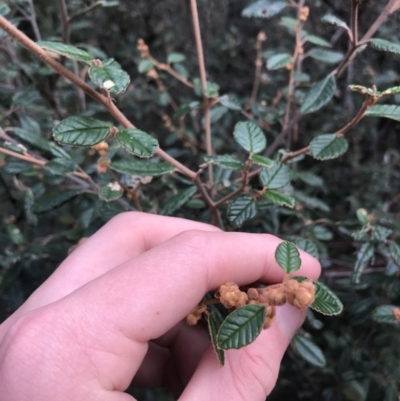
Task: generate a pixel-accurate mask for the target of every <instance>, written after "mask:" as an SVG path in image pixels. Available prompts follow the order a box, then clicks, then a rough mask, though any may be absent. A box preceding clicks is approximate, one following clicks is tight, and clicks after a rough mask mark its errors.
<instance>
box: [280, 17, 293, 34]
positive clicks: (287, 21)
mask: <svg viewBox="0 0 400 401" xmlns="http://www.w3.org/2000/svg"><path fill="white" fill-rule="evenodd" d="M279 25H281V26H284V27H285V28H286V29H287V30H288V31H289V32H290V33H295V31H296V26H297V19H295V18H291V17H282V18H281V20H280V23H279Z"/></svg>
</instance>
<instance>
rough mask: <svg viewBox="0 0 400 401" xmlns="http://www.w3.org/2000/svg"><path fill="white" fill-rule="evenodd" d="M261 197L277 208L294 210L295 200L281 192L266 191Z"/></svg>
mask: <svg viewBox="0 0 400 401" xmlns="http://www.w3.org/2000/svg"><path fill="white" fill-rule="evenodd" d="M263 197H264V198H265V199H268V200H269V201H271V202H272V203H275V204H276V205H279V206H286V207H289V208H291V209H293V208H294V206H295V203H296V201H295V199H294V198H292V197H291V196H290V195H286V194H284V193H282V192H279V191H274V190H273V189H268V190H267V191H265V192H264V193H263Z"/></svg>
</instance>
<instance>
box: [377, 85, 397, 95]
mask: <svg viewBox="0 0 400 401" xmlns="http://www.w3.org/2000/svg"><path fill="white" fill-rule="evenodd" d="M399 93H400V86H393V87H392V88H388V89H386V90H384V91H383V92H382V93H381V94H382V96H389V95H397V94H399Z"/></svg>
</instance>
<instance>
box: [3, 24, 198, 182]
mask: <svg viewBox="0 0 400 401" xmlns="http://www.w3.org/2000/svg"><path fill="white" fill-rule="evenodd" d="M0 28H1V29H3V30H4V31H6V32H7V33H8V34H9V35H10V36H12V37H13V38H14V39H16V40H17V41H18V42H20V43H21V44H22V45H23V46H24V47H26V48H27V49H28V50H29V51H30V52H31V53H33V54H34V55H35V56H37V57H38V58H40V59H41V60H42V61H43V62H45V63H46V64H48V65H49V66H50V67H52V68H53V69H54V70H55V71H57V72H58V73H59V74H60V75H62V76H63V77H65V78H66V79H68V80H69V81H70V82H72V83H73V84H74V85H76V86H77V87H79V88H80V89H82V90H83V91H84V92H85V93H86V94H87V95H89V96H90V97H91V98H93V99H94V100H96V101H97V102H98V103H100V104H101V105H103V106H104V107H105V108H106V109H107V110H108V111H109V112H110V114H111V115H112V116H113V117H114V118H115V119H116V120H117V121H118V122H119V123H120V124H121V125H122V126H123V127H125V128H134V125H133V124H132V123H131V122H130V121H129V120H128V119H127V118H126V117H125V115H124V114H123V113H122V112H121V111H120V110H119V109H118V107H117V106H116V105H115V104H114V103H113V102H110V101H109V99H108V98H107V96H104V95H102V94H100V93H98V92H97V91H95V90H94V89H93V88H91V87H90V86H89V85H87V84H86V83H85V82H84V81H83V80H82V79H81V78H80V77H78V76H76V75H75V74H73V73H72V72H71V71H69V70H68V69H67V68H65V67H64V66H63V65H61V64H60V63H58V62H57V61H56V60H54V59H53V58H52V57H50V56H49V55H48V54H47V53H46V52H45V51H44V50H43V49H42V48H41V47H40V46H38V45H37V44H36V43H35V42H33V41H32V40H31V39H29V38H28V37H27V36H26V35H25V34H24V33H22V32H21V31H20V30H19V29H17V28H16V27H15V26H14V25H12V24H11V23H10V22H9V21H7V20H6V19H5V18H4V17H2V16H0ZM156 154H157V156H159V157H160V158H161V159H163V160H165V161H166V162H168V163H170V164H172V165H173V166H174V167H175V168H176V169H177V170H178V171H179V172H180V173H181V174H183V175H186V176H187V177H189V178H191V179H193V180H194V179H195V178H196V173H195V172H194V171H192V170H190V169H189V168H187V167H186V166H184V165H183V164H181V163H180V162H179V161H178V160H176V159H175V158H173V157H172V156H170V155H169V154H168V153H166V152H165V151H163V150H162V149H158V150H157V152H156Z"/></svg>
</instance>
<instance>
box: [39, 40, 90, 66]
mask: <svg viewBox="0 0 400 401" xmlns="http://www.w3.org/2000/svg"><path fill="white" fill-rule="evenodd" d="M36 44H37V45H38V46H40V47H41V48H43V49H44V50H47V51H48V52H50V53H56V54H59V55H61V56H64V57H67V58H70V59H73V60H78V61H92V60H93V59H94V57H93V56H92V55H91V54H90V53H88V52H86V51H85V50H81V49H78V48H77V47H75V46H71V45H66V44H65V43H61V42H50V41H43V40H42V41H39V42H37V43H36Z"/></svg>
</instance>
